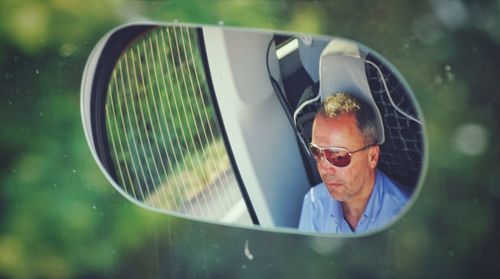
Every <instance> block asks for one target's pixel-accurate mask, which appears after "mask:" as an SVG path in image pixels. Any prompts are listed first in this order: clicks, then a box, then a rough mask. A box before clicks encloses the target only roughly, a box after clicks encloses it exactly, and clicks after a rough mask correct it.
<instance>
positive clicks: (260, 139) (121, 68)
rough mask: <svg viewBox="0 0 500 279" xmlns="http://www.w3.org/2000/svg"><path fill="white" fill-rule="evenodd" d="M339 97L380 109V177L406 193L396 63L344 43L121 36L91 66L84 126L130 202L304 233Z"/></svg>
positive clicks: (223, 33) (416, 122) (405, 97)
mask: <svg viewBox="0 0 500 279" xmlns="http://www.w3.org/2000/svg"><path fill="white" fill-rule="evenodd" d="M336 92H349V93H350V94H353V95H354V96H355V97H356V98H358V99H360V100H361V101H363V102H366V103H367V104H368V105H369V106H370V107H372V108H373V110H374V115H373V119H375V120H374V123H375V124H374V125H375V126H376V128H375V129H376V130H377V133H378V134H377V138H378V141H377V142H376V143H378V146H379V147H380V159H379V160H378V165H377V167H378V169H379V170H380V171H381V172H383V173H385V174H386V175H387V176H388V177H390V178H391V179H392V180H394V181H395V183H397V184H402V185H406V186H408V188H407V190H408V193H409V195H410V194H411V192H412V191H413V189H414V188H415V187H417V186H418V182H419V181H420V175H421V173H422V166H423V161H424V144H423V142H424V140H423V138H424V137H423V128H422V122H421V120H420V119H421V117H420V115H419V111H418V106H417V105H416V103H415V101H414V99H413V96H412V94H411V92H410V90H409V88H408V86H407V85H406V84H405V82H404V79H402V77H401V76H400V75H399V74H398V73H397V71H396V70H395V69H394V68H393V67H392V66H391V65H390V64H389V63H388V62H387V61H385V60H384V59H383V58H381V57H380V56H379V55H377V54H376V53H374V52H373V51H371V50H369V49H367V48H366V47H364V46H361V45H360V44H357V43H354V42H351V41H347V40H343V39H340V38H331V37H319V36H317V37H311V36H300V35H294V34H286V35H284V34H277V33H270V32H269V33H266V32H254V31H247V30H237V29H225V28H221V27H210V26H206V27H197V26H181V25H166V26H158V25H150V24H142V25H139V24H138V25H129V26H125V27H121V28H118V29H117V30H115V31H112V32H111V33H110V34H108V35H107V36H106V37H105V38H103V39H102V40H101V42H100V43H99V44H98V45H97V46H96V49H95V50H94V52H93V54H92V55H91V57H90V58H89V62H88V63H87V68H86V71H85V74H84V80H83V85H82V116H83V121H84V127H85V132H86V134H87V139H88V141H89V143H90V146H91V150H92V151H93V153H94V155H95V157H96V159H97V162H98V163H99V165H100V166H101V168H102V169H103V171H104V173H105V175H106V176H107V177H108V179H109V180H110V181H111V183H112V184H113V186H114V187H115V188H116V189H117V190H118V191H119V192H120V193H122V194H123V195H124V196H125V197H127V198H128V199H130V200H131V201H133V202H134V203H136V204H138V205H141V206H143V207H146V208H149V209H153V210H157V211H161V212H166V213H169V214H176V215H180V216H187V217H191V218H195V219H199V220H206V221H213V222H220V223H231V224H240V225H250V224H259V225H260V226H262V227H287V228H298V227H299V220H301V212H302V214H304V209H303V208H302V207H303V202H305V200H306V199H307V195H309V196H310V193H311V190H310V189H312V187H313V186H315V185H318V184H319V185H323V186H322V187H325V186H324V184H322V177H324V176H323V175H321V171H319V172H318V169H320V168H319V165H320V163H318V164H316V162H315V161H314V159H313V156H311V153H310V149H309V143H311V142H312V141H313V142H314V139H313V128H312V127H313V121H314V119H315V115H316V112H317V111H318V109H319V108H320V107H321V102H322V101H323V100H324V99H325V98H326V97H328V96H329V95H332V94H333V93H336ZM342 147H344V148H347V146H342ZM314 189H317V187H315V188H314ZM308 193H309V194H308ZM304 196H306V198H304ZM328 197H329V198H331V199H333V198H334V195H333V194H332V196H331V197H330V195H328ZM304 204H305V203H304ZM343 204H345V203H343ZM403 205H404V204H403ZM304 206H305V205H304ZM403 207H404V208H399V209H398V211H401V212H402V211H403V209H404V210H406V207H407V206H406V207H405V206H403ZM391 221H392V220H391ZM300 222H301V223H302V221H300ZM380 228H381V227H377V228H376V229H380ZM351 229H353V228H352V227H351ZM330 231H331V230H330ZM354 232H355V230H354Z"/></svg>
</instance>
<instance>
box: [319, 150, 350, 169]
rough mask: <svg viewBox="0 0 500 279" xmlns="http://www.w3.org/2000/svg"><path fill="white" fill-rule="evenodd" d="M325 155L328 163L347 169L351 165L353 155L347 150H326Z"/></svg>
mask: <svg viewBox="0 0 500 279" xmlns="http://www.w3.org/2000/svg"><path fill="white" fill-rule="evenodd" d="M323 153H324V154H325V158H326V159H327V160H328V162H330V164H332V165H334V166H337V167H345V166H347V165H349V163H351V155H350V154H349V152H347V150H342V149H325V150H324V151H323Z"/></svg>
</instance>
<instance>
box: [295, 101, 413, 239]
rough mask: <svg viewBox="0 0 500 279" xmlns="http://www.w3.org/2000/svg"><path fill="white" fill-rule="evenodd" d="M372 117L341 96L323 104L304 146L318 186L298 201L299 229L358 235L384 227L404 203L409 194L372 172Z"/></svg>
mask: <svg viewBox="0 0 500 279" xmlns="http://www.w3.org/2000/svg"><path fill="white" fill-rule="evenodd" d="M376 127H377V126H376V123H375V113H374V111H373V109H372V107H371V106H370V105H368V104H366V103H365V102H364V101H362V100H360V99H357V98H355V97H354V96H352V95H350V94H346V93H338V94H334V95H332V96H329V97H327V98H325V100H324V101H323V102H322V104H321V108H320V109H319V111H318V113H317V114H316V117H315V119H314V124H313V128H312V143H311V144H310V150H311V154H313V156H314V158H315V160H316V163H317V167H318V171H319V174H320V176H321V179H322V180H323V182H322V183H320V184H318V185H317V186H315V187H313V188H311V189H310V190H309V192H308V193H307V194H306V195H305V196H304V203H303V206H302V213H301V217H300V223H299V229H300V230H304V231H316V232H333V233H362V232H368V231H372V230H375V229H378V228H381V227H382V226H384V225H386V224H387V223H389V222H390V221H391V220H393V218H394V217H395V216H396V215H397V214H398V213H399V212H400V211H401V209H402V208H403V207H404V206H405V204H406V202H407V201H408V199H409V196H410V193H411V191H410V190H409V188H407V187H405V186H402V185H398V184H397V183H396V182H394V181H393V180H391V179H390V178H389V177H388V176H386V175H385V174H384V173H383V172H382V171H380V170H378V169H377V163H378V159H379V152H380V147H379V145H378V144H377V142H378V138H377V128H376Z"/></svg>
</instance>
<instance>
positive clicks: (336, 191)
mask: <svg viewBox="0 0 500 279" xmlns="http://www.w3.org/2000/svg"><path fill="white" fill-rule="evenodd" d="M325 185H326V188H327V189H328V192H329V193H330V196H332V198H334V199H336V200H337V201H339V202H341V201H345V200H346V195H345V194H344V193H342V184H338V183H333V184H326V183H325Z"/></svg>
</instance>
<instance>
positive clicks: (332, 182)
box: [312, 113, 379, 201]
mask: <svg viewBox="0 0 500 279" xmlns="http://www.w3.org/2000/svg"><path fill="white" fill-rule="evenodd" d="M312 143H313V144H315V145H317V146H320V147H343V148H345V149H347V150H349V151H351V152H352V151H355V150H358V149H361V148H363V147H364V146H365V143H364V140H363V135H362V133H361V131H360V130H359V128H358V126H357V120H356V117H355V115H354V114H353V113H345V114H341V115H338V116H335V117H332V118H328V117H325V116H322V115H318V116H316V118H315V120H314V124H313V129H312ZM378 154H379V147H378V146H373V147H370V148H367V149H365V150H362V151H359V152H356V153H354V154H352V157H351V163H350V164H349V165H347V166H346V167H336V166H333V165H331V164H330V163H329V162H328V161H327V160H326V159H325V158H324V157H322V159H321V161H319V162H317V167H318V171H319V174H320V175H321V178H322V180H323V182H324V183H325V185H326V187H327V189H328V191H329V192H330V195H332V197H333V198H335V199H336V200H338V201H348V200H352V199H356V198H362V197H366V196H369V195H370V193H371V189H372V186H373V184H374V182H375V167H376V166H377V161H378Z"/></svg>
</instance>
